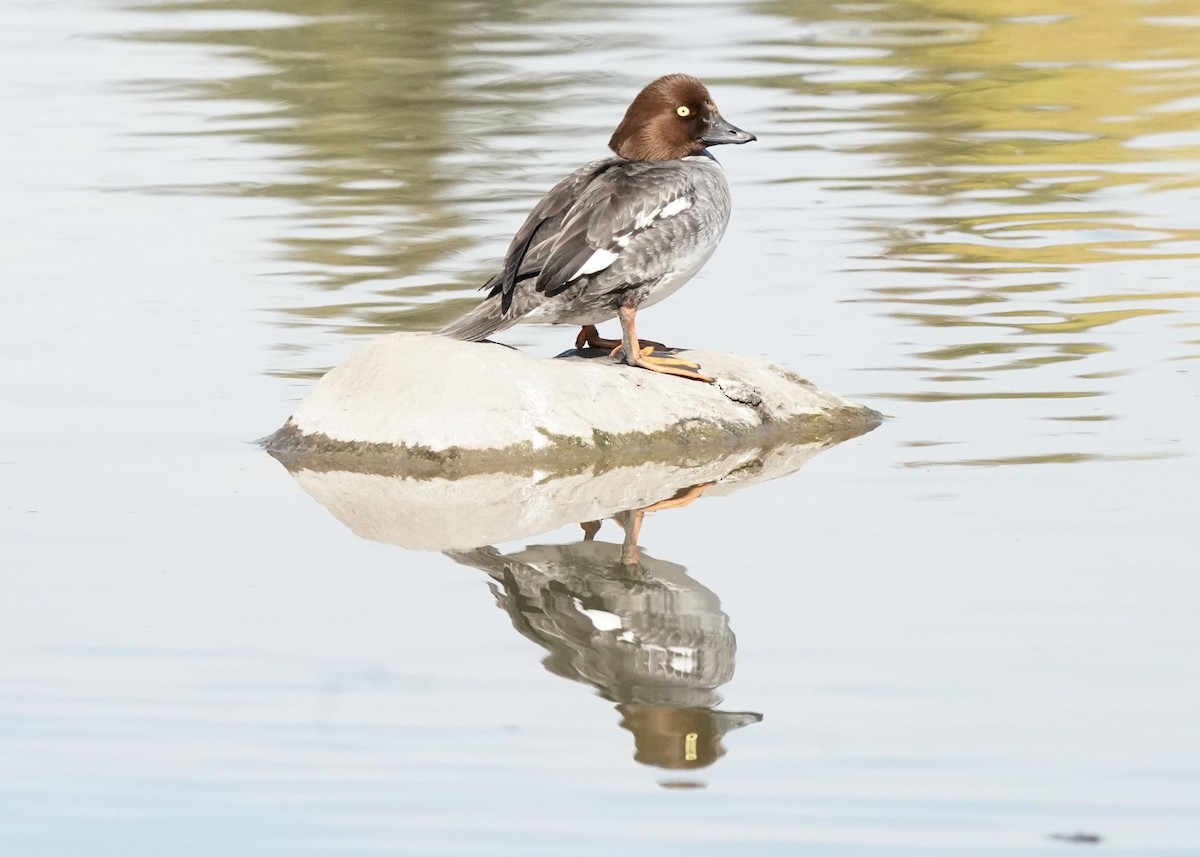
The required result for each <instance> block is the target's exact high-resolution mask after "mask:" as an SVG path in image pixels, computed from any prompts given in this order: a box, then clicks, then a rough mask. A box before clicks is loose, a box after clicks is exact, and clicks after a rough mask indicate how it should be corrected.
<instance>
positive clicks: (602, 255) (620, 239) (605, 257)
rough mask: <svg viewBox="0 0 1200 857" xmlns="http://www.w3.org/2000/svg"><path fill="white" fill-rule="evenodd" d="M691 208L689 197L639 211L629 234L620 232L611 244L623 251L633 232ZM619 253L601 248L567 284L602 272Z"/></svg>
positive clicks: (580, 267) (615, 259)
mask: <svg viewBox="0 0 1200 857" xmlns="http://www.w3.org/2000/svg"><path fill="white" fill-rule="evenodd" d="M691 207H692V198H691V197H690V196H681V197H677V198H676V199H673V200H671V201H670V202H668V203H667V204H666V205H664V206H663V207H662V208H656V209H654V210H653V211H639V212H638V214H637V217H635V218H634V219H633V229H632V230H631V231H630V232H622V233H621V234H619V235H614V236H613V237H612V242H613V244H615V245H616V246H617V247H618V248H619V249H620V250H624V249H625V248H626V247H628V246H629V239H630V238H631V237H632V233H633V232H637V231H639V230H642V229H645V228H646V227H648V226H649V225H650V224H651V223H653V222H654V221H656V220H666V219H667V218H668V217H674V216H675V215H677V214H679V213H681V212H684V211H687V210H688V209H689V208H691ZM620 255H621V254H620V252H619V251H618V252H615V253H614V252H613V251H612V250H606V249H604V248H603V247H602V248H600V249H599V250H597V251H595V252H594V253H592V255H590V256H588V257H587V259H585V260H584V263H583V264H582V265H580V266H579V270H578V271H576V272H575V273H574V274H572V275H571V276H570V277H568V278H567V282H570V281H571V280H577V279H579V278H580V277H583V276H586V275H587V274H596V273H599V272H600V271H603V270H604V269H605V268H607V267H608V266H609V265H611V264H612V263H613V262H615V261H617V257H618V256H620Z"/></svg>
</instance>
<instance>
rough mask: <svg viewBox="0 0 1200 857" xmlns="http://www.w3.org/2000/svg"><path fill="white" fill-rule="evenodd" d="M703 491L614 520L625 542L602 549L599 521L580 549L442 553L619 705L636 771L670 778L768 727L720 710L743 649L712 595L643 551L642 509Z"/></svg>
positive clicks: (565, 670)
mask: <svg viewBox="0 0 1200 857" xmlns="http://www.w3.org/2000/svg"><path fill="white" fill-rule="evenodd" d="M704 487H707V486H698V487H697V488H694V489H691V490H690V491H688V492H684V494H683V495H682V496H681V497H678V498H676V499H673V500H667V501H664V502H662V503H656V504H655V505H654V506H650V507H647V508H646V509H640V510H635V511H628V512H621V513H618V514H617V515H615V516H613V520H615V521H616V522H617V523H618V524H619V525H620V526H621V527H622V529H623V530H624V538H623V540H622V543H621V544H613V543H610V542H604V541H596V538H595V537H596V535H597V533H598V532H599V530H600V527H601V522H600V521H592V522H588V523H584V524H582V525H581V526H582V527H583V532H584V538H583V540H582V541H579V542H575V543H573V544H564V545H534V546H531V547H528V548H526V549H525V550H523V551H520V552H518V553H513V554H509V555H507V556H505V555H503V554H501V553H500V552H499V551H497V550H496V549H495V548H493V547H482V548H476V549H474V550H469V551H447V552H446V555H447V556H449V557H451V558H452V559H454V560H455V561H457V562H459V563H462V564H464V565H468V566H472V567H474V568H478V569H480V570H481V571H483V572H485V573H486V574H487V575H488V576H489V577H490V578H491V579H492V582H491V584H490V586H491V589H492V592H493V594H494V595H495V596H496V603H497V604H498V605H499V606H500V607H502V608H503V609H504V610H505V611H507V613H508V615H509V618H510V619H511V620H512V623H513V627H514V628H516V629H517V630H518V631H519V632H520V633H521V634H522V635H524V636H526V637H528V638H529V639H531V640H533V641H534V642H536V643H537V644H538V645H540V646H542V647H543V648H544V649H546V651H548V652H549V655H548V656H547V657H546V658H545V660H544V661H543V662H542V663H543V665H544V666H545V667H546V669H548V670H549V671H550V672H552V673H554V674H556V675H560V676H563V677H564V678H569V679H571V680H573V681H578V682H582V683H584V684H588V685H591V686H592V687H594V688H596V689H597V690H598V691H599V692H600V695H601V696H603V697H604V698H605V699H608V700H610V701H612V702H615V703H616V704H617V706H616V707H617V711H619V712H620V714H621V718H622V719H621V726H622V727H623V728H625V729H627V730H629V731H630V732H632V733H633V737H634V744H635V752H634V758H635V759H636V760H637V761H639V762H641V763H643V764H647V765H654V766H656V767H660V768H668V769H673V770H688V769H695V768H703V767H706V766H708V765H711V764H712V763H713V762H715V761H716V760H717V759H719V758H720V757H721V756H723V755H724V754H725V750H724V748H723V747H722V744H721V739H722V737H723V736H724V735H725V733H727V732H729V731H731V730H733V729H737V728H739V727H741V726H745V725H747V724H749V723H757V722H758V721H760V720H762V715H761V714H757V713H754V712H728V711H718V710H717V709H716V706H717V705H718V704H720V701H721V699H720V696H719V695H718V694H717V689H718V688H719V687H720V686H721V685H723V684H725V683H727V682H728V681H729V680H730V679H731V678H732V677H733V669H734V655H735V652H736V648H737V644H736V640H735V639H734V635H733V631H731V630H730V628H729V617H727V616H726V615H725V614H724V613H723V612H722V611H721V602H720V600H719V599H718V598H717V596H716V594H715V593H714V592H712V591H711V590H709V589H707V588H705V587H704V586H701V585H700V584H699V583H697V582H696V581H695V580H693V579H692V578H691V577H689V576H688V574H687V570H686V569H685V568H684V567H683V566H681V565H676V564H675V563H672V562H666V561H665V560H660V559H655V558H653V557H651V556H649V555H647V554H645V553H643V552H642V551H641V550H640V549H639V547H638V544H637V539H638V533H639V531H640V529H641V524H642V518H643V516H644V515H645V513H646V512H647V511H656V510H658V509H662V508H667V507H670V506H679V505H685V504H686V503H687V502H690V501H691V499H694V497H695V496H698V495H699V493H700V491H702V490H703V489H704ZM674 785H688V784H674Z"/></svg>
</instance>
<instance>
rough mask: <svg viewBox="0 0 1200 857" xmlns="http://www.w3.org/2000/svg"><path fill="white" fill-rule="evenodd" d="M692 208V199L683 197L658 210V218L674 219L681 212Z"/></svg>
mask: <svg viewBox="0 0 1200 857" xmlns="http://www.w3.org/2000/svg"><path fill="white" fill-rule="evenodd" d="M691 207H692V198H691V197H690V196H681V197H679V199H673V200H671V201H670V202H668V203H667V204H666V205H664V206H663V207H662V208H660V209H659V210H658V216H659V217H661V218H667V217H674V216H675V215H676V214H679V213H680V212H681V211H687V210H688V209H689V208H691Z"/></svg>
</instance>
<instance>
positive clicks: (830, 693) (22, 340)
mask: <svg viewBox="0 0 1200 857" xmlns="http://www.w3.org/2000/svg"><path fill="white" fill-rule="evenodd" d="M1001 7H1003V8H1001ZM7 13H8V14H7V15H6V21H7V26H6V27H5V28H4V31H3V33H0V46H2V47H0V115H3V117H4V118H3V123H4V133H3V134H0V153H2V154H3V158H2V159H0V163H2V164H3V168H0V186H2V187H3V194H4V201H5V205H4V206H3V207H0V219H2V222H3V236H4V237H3V240H2V241H0V264H2V266H3V271H4V281H3V286H2V287H0V288H2V289H3V295H4V307H5V309H4V312H3V313H2V314H0V361H2V362H0V367H2V372H0V401H2V402H3V413H4V420H3V428H2V429H0V551H2V556H0V586H2V589H0V593H2V597H0V853H3V854H6V855H8V854H12V855H79V854H89V855H165V854H170V855H176V854H178V855H192V854H194V855H212V854H221V855H273V854H288V855H296V854H339V855H347V854H380V853H388V854H391V853H396V854H417V855H424V854H444V853H471V854H511V855H530V854H569V855H589V854H610V853H613V852H614V851H621V852H623V853H625V854H636V855H642V854H683V853H687V854H726V853H729V850H730V848H734V847H742V848H743V849H744V850H748V853H753V854H812V855H835V854H836V855H841V854H846V855H849V854H854V855H896V854H912V855H927V854H955V855H957V854H972V855H975V854H1022V855H1032V854H1060V853H1072V851H1078V850H1079V849H1084V850H1087V849H1088V848H1096V849H1097V850H1098V851H1102V852H1103V853H1106V854H1122V855H1158V854H1195V853H1200V725H1198V724H1200V625H1198V623H1197V622H1196V616H1197V615H1198V612H1200V578H1198V575H1197V572H1198V570H1200V569H1198V566H1200V561H1198V558H1197V557H1198V553H1200V550H1198V548H1200V539H1198V538H1197V534H1196V520H1197V512H1198V510H1200V500H1198V499H1197V496H1198V495H1197V488H1196V486H1197V480H1198V478H1200V466H1198V464H1197V455H1198V453H1200V360H1198V358H1200V313H1198V309H1200V285H1198V284H1200V14H1198V10H1197V8H1196V6H1195V4H1194V3H1188V2H1183V0H1175V2H1172V0H1158V2H1155V1H1154V0H1138V2H1134V0H1125V2H1121V0H1102V2H1096V3H1089V4H1082V3H1066V2H1063V0H1016V2H1010V3H1005V4H996V3H985V2H978V0H933V2H925V3H910V2H863V3H823V2H814V0H807V2H803V3H801V2H792V0H777V2H748V3H741V4H733V3H717V2H709V3H705V2H668V3H659V4H634V3H629V4H624V3H593V4H587V5H586V6H585V5H584V4H575V3H564V2H556V1H555V0H544V2H531V3H514V2H495V3H484V2H454V0H452V2H445V3H416V2H384V0H362V2H354V3H349V2H336V3H317V2H311V0H292V2H282V0H278V2H273V0H260V2H257V3H255V2H252V0H232V2H219V3H218V2H160V3H146V4H142V5H123V4H120V3H117V2H110V0H84V2H79V3H71V4H67V3H57V2H49V3H48V2H40V0H11V2H9V3H8V4H7ZM672 71H688V72H691V73H694V74H697V75H699V76H701V77H702V78H704V79H705V80H706V81H707V82H708V83H709V85H710V87H711V89H712V90H713V92H714V95H715V96H716V98H717V100H718V103H719V104H720V105H721V108H722V111H723V112H724V114H725V115H726V116H727V117H728V118H729V119H730V120H731V121H733V122H735V123H737V124H738V125H740V126H742V127H745V128H747V129H749V130H752V131H754V132H755V133H756V134H758V135H759V138H760V139H759V142H757V143H755V144H752V145H750V146H744V147H738V148H736V149H732V150H724V151H719V152H718V154H719V155H720V157H721V158H722V161H723V163H724V165H725V167H726V170H727V172H728V175H729V178H730V182H731V184H732V186H733V189H734V194H735V216H734V220H733V223H732V224H731V226H730V229H729V233H728V234H727V237H726V240H725V242H724V244H723V245H722V248H721V250H720V251H719V252H718V254H717V255H716V257H715V258H714V259H713V260H712V262H711V263H710V264H709V265H708V267H707V268H706V269H705V271H704V273H703V274H702V275H701V276H700V277H699V278H698V279H697V280H696V281H695V282H694V283H692V284H691V285H690V286H689V287H688V288H687V289H684V290H683V291H682V292H680V293H679V294H678V295H677V296H675V297H673V298H672V299H671V300H670V301H668V302H666V303H665V304H662V305H660V306H658V307H655V308H654V309H653V310H651V311H649V312H647V313H645V316H644V321H643V323H642V327H643V328H644V329H645V330H646V331H647V332H648V335H653V336H654V337H656V338H660V339H665V340H669V341H673V342H687V343H692V344H695V345H698V346H699V345H702V346H704V347H707V348H716V349H725V350H734V351H743V352H750V353H758V354H763V355H766V356H769V357H770V358H772V359H774V360H776V361H779V362H781V363H784V364H786V365H788V366H790V367H792V368H794V369H796V370H797V371H799V372H802V373H803V374H805V375H806V376H808V377H810V378H812V379H813V380H814V381H816V382H817V383H819V384H821V385H822V386H824V387H826V388H828V389H831V390H835V391H837V392H840V393H842V394H844V395H847V396H850V397H853V398H855V399H857V400H859V401H861V402H863V403H865V404H868V405H870V406H872V407H874V408H876V409H878V410H880V411H883V412H885V413H887V414H888V415H889V417H891V419H889V420H888V421H887V422H886V423H885V424H884V425H883V426H882V427H880V428H879V429H877V430H876V431H874V432H872V433H870V434H867V435H865V436H863V437H860V438H857V439H855V440H852V441H849V442H847V443H844V444H842V445H840V446H838V447H836V448H835V449H832V450H830V451H827V452H825V453H823V454H821V455H819V456H817V457H816V458H814V459H813V460H811V461H810V462H808V463H807V464H806V465H805V466H804V467H803V469H801V470H800V471H799V472H797V473H795V474H793V475H791V476H789V477H787V478H781V479H777V480H774V481H766V482H759V483H758V484H753V485H748V486H747V487H745V489H744V490H740V491H730V492H727V493H724V494H720V495H718V494H719V492H713V496H709V495H706V496H705V497H703V498H701V499H700V500H698V501H697V502H695V503H693V504H692V505H690V506H688V507H686V508H682V509H671V510H663V511H659V512H655V513H652V514H649V515H647V516H646V518H645V521H644V523H643V525H642V529H641V533H640V539H639V541H640V544H641V547H642V554H641V565H640V571H639V573H638V574H637V575H632V576H631V575H630V574H629V573H627V569H625V567H624V566H622V564H621V557H622V555H623V554H622V552H623V551H628V550H629V548H630V540H629V539H626V538H625V535H624V532H623V530H622V527H621V526H620V525H621V524H625V525H627V526H628V525H630V522H631V518H630V516H628V515H625V516H621V518H620V520H618V521H616V522H613V521H608V522H605V523H604V524H603V526H602V528H601V529H600V531H599V533H598V534H597V535H596V537H595V540H594V541H588V540H585V539H584V533H583V531H581V529H580V527H579V526H578V525H577V524H576V523H570V524H568V525H564V526H562V527H559V528H558V529H555V530H552V531H551V532H546V533H539V534H536V535H534V536H523V537H521V538H519V539H513V540H509V541H504V540H502V539H501V540H498V543H494V544H491V545H488V546H480V547H478V548H477V549H473V550H459V551H456V552H453V553H449V554H442V553H439V552H436V551H419V550H409V549H404V548H402V547H397V546H395V545H393V544H387V543H385V542H386V541H387V540H388V539H387V538H386V537H385V535H384V533H385V531H386V530H387V526H388V525H390V524H392V523H395V522H394V521H388V520H387V514H388V513H387V510H386V509H384V510H383V511H380V512H379V515H378V517H379V519H380V520H378V521H376V523H377V524H379V526H378V527H377V528H376V529H374V530H370V531H369V532H365V533H363V531H362V529H361V528H359V529H356V528H354V527H347V526H346V525H344V524H343V523H342V522H341V521H340V520H339V519H338V517H337V513H336V510H335V509H330V510H328V511H327V509H326V508H325V507H324V506H322V505H321V504H320V503H318V502H314V500H313V498H312V497H310V496H309V494H308V493H306V490H312V486H311V485H304V484H298V483H297V481H296V480H294V479H293V478H292V477H291V476H289V474H288V473H287V471H285V470H284V469H282V468H280V467H279V465H278V464H276V463H275V462H274V461H272V460H271V459H270V458H268V457H267V456H266V455H264V454H263V453H262V452H261V451H260V450H259V449H258V448H257V447H256V446H255V445H254V443H253V440H254V439H255V438H257V437H260V436H262V435H265V434H268V433H269V432H271V431H272V430H273V429H275V428H276V427H277V426H278V425H279V424H280V423H282V421H283V420H284V418H285V417H286V416H287V415H288V413H289V412H290V411H291V410H292V409H293V408H294V407H295V404H296V403H297V402H298V401H299V399H300V398H302V397H303V396H304V394H305V393H306V392H307V391H308V390H309V389H310V388H311V385H312V383H313V380H314V379H315V378H317V377H319V376H320V374H321V373H323V372H324V371H325V370H326V369H328V368H329V367H330V366H332V365H334V364H336V363H337V362H338V361H339V360H341V359H342V358H343V357H344V356H345V355H346V354H347V353H348V352H349V351H350V350H351V349H352V348H353V347H354V346H355V345H356V344H358V343H360V342H362V341H364V339H365V338H366V337H368V336H372V335H375V334H379V333H383V332H387V331H395V330H427V329H431V328H434V327H436V326H438V325H439V324H441V323H442V322H444V321H445V320H447V319H449V318H451V317H453V316H454V315H455V314H456V313H458V312H460V311H462V310H464V309H465V308H467V307H469V306H471V305H472V302H473V301H474V300H475V299H476V296H475V292H474V289H475V288H476V286H477V285H478V284H479V283H481V282H482V281H483V280H484V279H485V278H486V276H487V275H488V274H489V273H490V272H491V270H492V267H493V266H494V264H495V262H496V260H497V258H498V257H499V256H500V254H501V253H502V251H503V248H504V246H505V245H506V243H507V240H508V237H509V235H510V234H511V232H512V230H513V229H514V228H515V227H516V226H517V225H518V224H519V222H520V220H521V218H522V216H523V215H524V212H525V211H526V210H527V209H528V207H529V205H530V204H531V202H532V201H533V200H534V199H536V198H537V197H538V196H539V195H540V194H541V193H542V192H543V191H544V190H545V189H546V188H547V187H549V185H550V184H552V183H553V181H555V180H556V179H557V178H558V177H559V176H560V175H562V174H563V173H564V172H566V171H568V170H570V169H572V168H574V167H575V166H577V165H578V164H579V163H582V162H583V161H585V160H588V159H590V158H593V157H596V156H598V155H599V154H602V153H603V145H604V142H605V141H606V140H607V137H608V134H609V133H610V132H611V129H612V127H613V126H614V124H615V122H616V121H617V120H618V119H619V117H620V115H621V112H622V110H623V109H624V106H625V104H626V103H627V102H628V100H629V99H630V98H631V96H632V95H633V93H634V92H636V90H637V89H638V88H639V87H640V86H642V85H643V84H644V83H645V82H647V81H649V80H650V79H652V78H654V77H656V76H658V75H660V74H663V73H667V72H672ZM571 335H572V334H571V333H569V332H567V331H564V330H561V329H544V328H519V329H516V330H513V331H510V332H509V333H507V334H505V336H504V339H505V341H507V342H509V343H511V344H513V345H516V346H518V347H521V348H525V349H529V350H532V351H535V352H538V353H543V354H553V353H556V352H557V351H559V350H562V349H563V348H564V347H566V344H567V343H568V342H569V339H570V336H571ZM302 489H306V490H302ZM331 511H334V512H335V514H330V512H331ZM356 533H358V534H356ZM360 534H365V535H367V536H369V537H368V538H362V537H360ZM623 542H626V544H624V545H623V544H622V543H623ZM623 569H625V570H624V571H623ZM621 617H626V618H628V617H635V618H637V619H638V621H641V622H643V623H644V625H645V626H646V628H649V629H651V630H652V631H653V633H655V634H658V635H659V636H658V637H656V639H657V640H658V641H659V643H660V644H661V645H659V647H658V648H657V649H655V650H654V651H655V652H657V653H658V655H656V657H660V660H661V662H659V661H655V662H654V663H650V664H647V663H642V662H635V660H636V659H633V660H631V659H629V658H628V657H625V656H624V655H623V654H622V651H623V650H621V647H620V646H615V645H610V644H607V643H605V642H604V641H605V640H608V641H609V643H611V640H612V637H611V635H610V636H609V637H605V633H606V632H607V631H611V629H612V628H613V627H614V625H613V623H614V622H616V623H618V624H619V623H620V620H621ZM689 646H690V647H691V648H689ZM627 654H628V653H627V652H626V653H625V655H627ZM651 660H653V658H651ZM652 679H653V680H652ZM1074 834H1088V835H1093V836H1098V837H1100V838H1101V841H1100V842H1099V844H1089V843H1088V842H1087V841H1085V840H1086V837H1084V838H1083V839H1080V838H1077V839H1076V840H1075V841H1071V840H1070V838H1069V837H1070V836H1071V835H1074ZM1056 835H1057V836H1058V837H1060V838H1055V837H1056ZM1064 836H1065V837H1068V838H1065V839H1064V838H1061V837H1064Z"/></svg>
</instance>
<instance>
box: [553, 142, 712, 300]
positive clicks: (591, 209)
mask: <svg viewBox="0 0 1200 857" xmlns="http://www.w3.org/2000/svg"><path fill="white" fill-rule="evenodd" d="M672 166H673V165H672V164H669V163H668V164H658V163H653V162H651V163H646V162H637V161H625V162H622V163H621V164H620V165H619V166H618V167H617V168H616V169H612V170H609V171H608V172H606V173H605V174H604V175H602V176H598V177H597V178H596V180H595V181H593V182H591V183H590V184H589V185H588V187H587V189H586V190H585V191H584V193H583V195H582V196H581V197H580V199H579V201H578V202H577V203H576V205H575V206H574V208H573V209H572V212H571V215H570V216H569V217H568V218H565V219H564V221H563V223H562V225H561V227H560V228H559V229H558V230H557V231H556V233H555V234H554V236H553V243H552V244H551V245H550V246H549V247H548V248H547V250H546V253H545V261H544V262H543V263H542V266H541V267H542V270H541V273H540V274H539V275H538V278H537V284H536V288H537V290H538V291H539V292H544V293H545V294H546V296H547V297H553V296H554V295H557V294H559V293H560V292H563V291H564V290H566V289H567V287H569V286H570V285H571V284H572V283H573V282H575V281H576V280H578V279H580V276H577V275H578V273H579V271H580V270H581V268H583V266H584V264H585V263H588V262H589V261H592V264H590V265H589V270H588V272H587V273H590V274H598V273H599V272H600V271H602V270H604V269H605V268H608V267H610V266H611V265H613V264H614V263H617V262H618V261H619V260H620V259H621V257H622V255H623V254H624V252H625V250H626V249H627V248H628V247H629V246H630V244H631V243H632V242H635V241H637V239H638V237H639V235H641V233H643V232H645V231H646V230H650V229H654V228H655V227H657V226H659V225H660V224H661V223H662V221H660V220H658V219H657V218H655V217H653V216H652V215H653V214H654V212H656V211H659V210H661V209H662V208H663V207H664V206H666V205H668V204H670V203H671V202H673V201H674V200H677V199H679V198H680V197H683V196H689V195H694V193H695V182H694V178H693V176H692V174H691V173H690V172H689V171H685V170H679V169H677V168H674V169H673V168H672ZM668 219H669V218H668ZM597 254H600V255H597Z"/></svg>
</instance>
